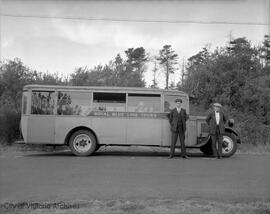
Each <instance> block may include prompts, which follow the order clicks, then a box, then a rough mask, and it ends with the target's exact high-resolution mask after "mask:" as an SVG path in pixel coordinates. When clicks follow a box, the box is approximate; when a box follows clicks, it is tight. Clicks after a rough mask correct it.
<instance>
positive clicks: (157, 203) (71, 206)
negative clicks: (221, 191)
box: [0, 199, 270, 214]
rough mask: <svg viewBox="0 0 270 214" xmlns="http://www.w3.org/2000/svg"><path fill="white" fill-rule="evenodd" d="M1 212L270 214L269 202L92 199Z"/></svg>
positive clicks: (18, 205) (22, 205) (25, 205)
mask: <svg viewBox="0 0 270 214" xmlns="http://www.w3.org/2000/svg"><path fill="white" fill-rule="evenodd" d="M0 211H1V213H2V214H10V213H18V214H26V213H27V214H28V213H29V214H45V213H51V214H59V213H61V214H63V213H70V214H73V213H74V214H75V213H78V214H84V213H95V214H103V213H112V214H124V213H134V214H135V213H136V214H137V213H144V214H161V213H162V214H163V213H167V214H176V213H188V214H189V213H190V214H191V213H192V214H206V213H207V214H218V213H226V214H227V213H228V214H253V213H255V214H269V213H270V201H254V202H241V203H225V202H216V201H206V200H175V199H151V200H150V199H149V200H132V201H131V200H123V199H120V200H103V201H102V200H92V201H76V202H57V203H54V202H42V203H34V202H20V203H11V202H5V203H1V210H0Z"/></svg>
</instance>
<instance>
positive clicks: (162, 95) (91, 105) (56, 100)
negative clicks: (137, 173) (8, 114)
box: [21, 85, 238, 157]
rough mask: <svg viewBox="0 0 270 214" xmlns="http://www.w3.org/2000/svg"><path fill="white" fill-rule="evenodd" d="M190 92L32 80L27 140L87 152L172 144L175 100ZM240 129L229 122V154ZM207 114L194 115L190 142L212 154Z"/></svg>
mask: <svg viewBox="0 0 270 214" xmlns="http://www.w3.org/2000/svg"><path fill="white" fill-rule="evenodd" d="M176 98H181V99H182V100H183V107H184V108H185V109H186V111H187V113H188V114H189V97H188V95H187V94H186V93H184V92H181V91H176V90H160V89H149V88H129V87H125V88H124V87H74V86H49V85H26V86H25V87H24V88H23V96H22V116H21V132H22V136H23V139H24V142H25V143H29V144H46V145H54V146H56V145H68V146H69V147H70V149H71V151H72V152H73V154H75V155H78V156H87V155H91V154H93V153H94V152H95V151H96V150H98V149H99V147H100V146H101V145H111V146H112V145H118V146H119V145H144V146H160V147H169V146H170V143H171V132H170V126H169V122H168V117H167V116H168V113H169V112H170V110H171V109H172V108H174V107H175V102H174V101H175V99H176ZM237 139H238V134H237V133H236V132H235V131H234V130H233V128H232V127H226V134H225V135H224V137H223V155H224V156H226V157H229V156H231V155H233V154H234V153H235V151H236V146H237ZM210 140H211V139H210V137H209V135H208V129H207V125H206V122H205V117H202V116H192V115H190V116H189V120H188V121H187V132H186V141H185V143H186V146H187V148H198V149H200V150H201V151H202V152H204V153H205V154H211V152H212V151H211V146H210V143H211V142H210Z"/></svg>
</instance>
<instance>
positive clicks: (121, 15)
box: [0, 0, 270, 87]
mask: <svg viewBox="0 0 270 214" xmlns="http://www.w3.org/2000/svg"><path fill="white" fill-rule="evenodd" d="M0 3H1V8H0V12H1V20H0V24H1V25H0V45H1V46H0V57H1V60H4V59H14V58H15V57H18V58H20V59H21V60H22V62H23V63H24V64H25V65H27V66H29V67H30V68H32V69H35V70H37V71H40V72H49V73H55V72H57V73H59V74H63V75H68V74H71V73H72V72H74V70H75V68H78V67H85V66H87V67H88V68H92V67H94V66H96V65H99V64H103V65H104V64H106V63H108V62H109V61H110V60H113V59H114V58H115V56H116V55H117V54H118V53H120V55H121V56H122V57H125V53H124V51H125V50H127V49H128V48H137V47H144V48H145V50H146V52H147V53H149V54H150V55H151V56H153V55H158V53H159V50H160V49H162V47H163V46H164V45H171V46H172V48H173V49H174V50H175V51H176V53H177V54H178V55H179V63H180V64H179V67H181V63H182V61H183V59H185V60H187V59H188V58H189V57H191V56H192V55H194V54H196V53H198V52H199V51H200V50H201V49H202V48H203V47H205V46H206V45H207V46H208V47H211V50H213V49H215V48H216V47H220V46H225V45H227V44H228V42H229V40H230V38H237V37H246V38H247V39H248V40H250V41H251V42H252V44H254V45H258V44H260V43H261V42H262V41H263V39H264V35H266V34H268V35H269V34H270V26H269V23H270V1H269V0H256V1H253V0H227V1H225V0H216V1H214V0H200V1H199V0H189V1H188V0H178V1H176V0H174V1H173V0H172V1H169V0H168V1H165V0H160V1H154V0H148V1H147V0H145V1H143V0H141V1H135V0H129V1H128V0H118V1H116V0H107V1H102V0H101V1H86V0H77V1H75V0H54V1H53V0H35V1H34V0H24V1H22V0H0ZM53 17H54V18H53ZM233 23H234V24H233ZM152 69H153V66H152V65H151V64H149V65H148V69H147V72H146V73H145V80H146V83H147V86H148V85H150V84H151V81H152V78H153V71H152ZM180 75H181V69H179V70H178V71H177V72H176V73H175V74H174V75H172V76H171V77H170V80H171V81H175V82H178V81H179V78H180ZM157 78H158V79H157V80H158V83H159V86H160V87H164V83H165V78H164V74H163V73H162V70H160V71H159V72H158V74H157Z"/></svg>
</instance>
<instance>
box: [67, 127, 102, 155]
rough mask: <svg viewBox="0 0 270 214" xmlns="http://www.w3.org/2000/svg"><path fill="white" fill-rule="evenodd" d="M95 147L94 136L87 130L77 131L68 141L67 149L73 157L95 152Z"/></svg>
mask: <svg viewBox="0 0 270 214" xmlns="http://www.w3.org/2000/svg"><path fill="white" fill-rule="evenodd" d="M96 146H97V142H96V138H95V136H94V135H93V134H92V133H91V132H90V131H88V130H78V131H76V132H74V133H73V134H72V135H71V137H70V139H69V147H70V149H71V151H72V153H73V154H74V155H77V156H88V155H91V154H93V153H94V152H95V150H96Z"/></svg>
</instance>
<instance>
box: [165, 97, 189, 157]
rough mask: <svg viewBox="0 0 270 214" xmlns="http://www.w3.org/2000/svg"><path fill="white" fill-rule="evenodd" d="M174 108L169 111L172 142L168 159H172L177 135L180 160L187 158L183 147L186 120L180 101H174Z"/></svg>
mask: <svg viewBox="0 0 270 214" xmlns="http://www.w3.org/2000/svg"><path fill="white" fill-rule="evenodd" d="M175 103H176V108H174V109H173V110H171V112H170V114H169V122H170V125H171V132H172V141H171V151H170V156H169V158H173V156H174V150H175V144H176V141H177V138H178V135H179V139H180V143H181V156H182V158H186V159H187V158H188V156H187V154H186V147H185V132H186V121H187V119H188V116H187V113H186V110H185V109H183V108H182V100H181V99H179V98H178V99H176V100H175Z"/></svg>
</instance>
